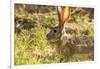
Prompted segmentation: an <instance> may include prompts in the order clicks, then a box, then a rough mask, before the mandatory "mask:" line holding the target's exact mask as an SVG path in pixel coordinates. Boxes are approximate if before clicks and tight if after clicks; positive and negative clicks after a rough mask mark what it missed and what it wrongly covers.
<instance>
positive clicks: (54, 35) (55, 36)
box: [47, 26, 60, 42]
mask: <svg viewBox="0 0 100 69" xmlns="http://www.w3.org/2000/svg"><path fill="white" fill-rule="evenodd" d="M59 39H60V29H59V26H56V27H54V28H51V30H50V32H49V33H48V34H47V40H50V41H51V42H55V41H57V40H59Z"/></svg>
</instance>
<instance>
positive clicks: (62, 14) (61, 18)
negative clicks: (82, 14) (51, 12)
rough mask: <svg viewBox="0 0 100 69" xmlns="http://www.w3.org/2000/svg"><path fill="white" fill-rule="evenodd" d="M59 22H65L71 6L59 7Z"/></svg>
mask: <svg viewBox="0 0 100 69" xmlns="http://www.w3.org/2000/svg"><path fill="white" fill-rule="evenodd" d="M57 11H58V18H59V24H64V23H65V22H66V21H67V20H68V18H69V16H70V8H69V7H65V6H62V7H61V6H59V7H57Z"/></svg>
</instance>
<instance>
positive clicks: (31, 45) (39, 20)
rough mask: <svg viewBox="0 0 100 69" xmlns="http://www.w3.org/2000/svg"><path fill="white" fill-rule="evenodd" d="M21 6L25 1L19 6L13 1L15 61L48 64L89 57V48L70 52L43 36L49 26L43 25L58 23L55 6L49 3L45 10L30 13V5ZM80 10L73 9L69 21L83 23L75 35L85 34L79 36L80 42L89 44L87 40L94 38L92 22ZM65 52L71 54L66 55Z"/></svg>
mask: <svg viewBox="0 0 100 69" xmlns="http://www.w3.org/2000/svg"><path fill="white" fill-rule="evenodd" d="M27 6H28V5H27ZM31 6H32V5H31ZM25 7H26V5H24V6H23V5H18V4H15V33H14V50H15V51H14V60H15V62H14V64H15V65H26V64H48V63H61V62H78V61H87V60H89V61H90V60H93V55H91V52H87V53H80V52H75V53H74V54H72V53H71V52H70V51H68V50H67V48H66V47H59V46H58V45H56V44H51V43H49V42H48V40H47V39H46V35H47V34H48V32H49V31H50V29H49V28H47V26H54V25H56V24H58V23H59V22H58V17H57V13H56V10H55V7H53V8H52V7H50V8H49V10H47V11H49V12H45V13H41V12H37V11H34V12H33V13H30V12H29V10H30V8H29V10H26V9H25ZM33 7H34V5H33ZM35 7H36V6H35ZM35 7H34V8H35ZM44 7H45V6H44ZM40 8H41V7H40ZM46 9H48V8H46ZM41 11H42V10H41ZM83 13H86V12H85V11H80V13H74V14H73V15H72V16H71V17H70V19H69V22H76V23H78V24H80V25H81V26H83V29H84V30H83V31H80V33H78V35H79V38H81V37H82V35H86V36H87V38H86V39H83V37H82V40H80V42H82V41H84V42H85V44H86V46H91V44H93V42H92V40H94V39H93V37H94V31H93V22H90V20H92V19H91V18H89V16H87V15H88V13H87V14H85V15H83ZM91 15H92V14H91ZM77 31H78V30H76V32H77ZM91 42H92V43H91ZM73 46H74V45H73ZM83 46H84V45H83ZM65 49H66V50H65ZM59 50H61V52H62V53H59ZM64 50H65V51H64ZM83 51H85V50H83ZM92 54H93V52H92ZM66 55H67V56H70V55H73V56H72V57H70V58H69V59H68V57H66ZM83 57H84V58H83Z"/></svg>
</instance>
